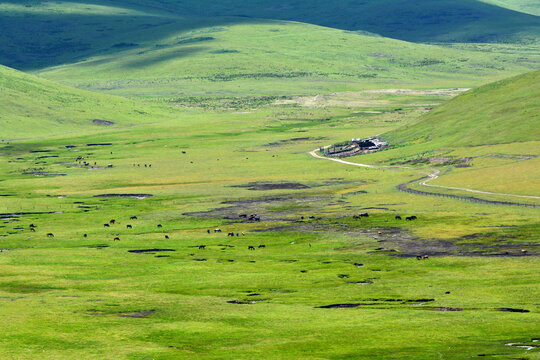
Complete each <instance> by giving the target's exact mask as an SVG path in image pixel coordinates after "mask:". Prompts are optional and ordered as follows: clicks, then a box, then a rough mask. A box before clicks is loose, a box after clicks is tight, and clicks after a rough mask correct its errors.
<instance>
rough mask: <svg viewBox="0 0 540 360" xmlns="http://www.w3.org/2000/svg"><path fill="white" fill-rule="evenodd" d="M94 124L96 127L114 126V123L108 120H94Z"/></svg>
mask: <svg viewBox="0 0 540 360" xmlns="http://www.w3.org/2000/svg"><path fill="white" fill-rule="evenodd" d="M92 122H93V123H94V124H96V125H105V126H111V125H114V122H113V121H108V120H100V119H94V120H92Z"/></svg>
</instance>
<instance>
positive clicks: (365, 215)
mask: <svg viewBox="0 0 540 360" xmlns="http://www.w3.org/2000/svg"><path fill="white" fill-rule="evenodd" d="M360 217H369V214H368V213H363V214H360Z"/></svg>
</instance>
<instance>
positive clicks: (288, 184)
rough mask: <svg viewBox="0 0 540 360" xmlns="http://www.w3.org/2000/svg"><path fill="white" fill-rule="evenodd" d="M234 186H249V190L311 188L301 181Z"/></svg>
mask: <svg viewBox="0 0 540 360" xmlns="http://www.w3.org/2000/svg"><path fill="white" fill-rule="evenodd" d="M232 187H238V188H247V189H248V190H298V189H309V188H310V187H309V186H307V185H304V184H301V183H292V182H282V183H259V182H253V183H249V184H245V185H233V186H232Z"/></svg>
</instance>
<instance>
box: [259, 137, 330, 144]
mask: <svg viewBox="0 0 540 360" xmlns="http://www.w3.org/2000/svg"><path fill="white" fill-rule="evenodd" d="M320 140H328V138H326V137H322V136H320V137H297V138H292V139H286V140H279V141H275V142H271V143H268V144H264V145H263V146H283V145H287V144H292V143H295V142H306V141H320Z"/></svg>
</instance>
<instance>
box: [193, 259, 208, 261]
mask: <svg viewBox="0 0 540 360" xmlns="http://www.w3.org/2000/svg"><path fill="white" fill-rule="evenodd" d="M193 261H207V260H206V259H193Z"/></svg>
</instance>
